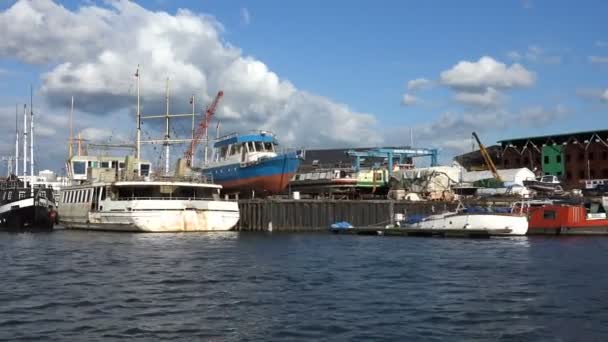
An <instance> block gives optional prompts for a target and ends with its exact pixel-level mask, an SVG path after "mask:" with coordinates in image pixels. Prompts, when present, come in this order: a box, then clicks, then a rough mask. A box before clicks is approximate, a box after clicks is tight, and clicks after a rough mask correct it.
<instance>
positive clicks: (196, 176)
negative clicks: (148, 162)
mask: <svg viewBox="0 0 608 342" xmlns="http://www.w3.org/2000/svg"><path fill="white" fill-rule="evenodd" d="M117 180H118V181H156V182H189V183H213V176H212V175H211V174H210V173H205V174H203V173H193V174H190V175H181V176H175V175H155V174H152V175H148V176H137V175H126V174H122V175H120V177H118V179H117Z"/></svg>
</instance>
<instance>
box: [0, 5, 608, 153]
mask: <svg viewBox="0 0 608 342" xmlns="http://www.w3.org/2000/svg"><path fill="white" fill-rule="evenodd" d="M138 3H139V5H140V6H141V7H142V9H141V11H139V12H137V13H139V14H137V15H142V14H141V13H142V11H145V12H146V13H147V12H150V13H152V12H167V15H168V16H177V11H178V9H180V8H181V9H188V10H189V11H190V12H191V14H192V15H193V16H195V17H196V16H198V15H199V14H202V15H206V16H211V17H213V18H215V20H216V22H217V23H218V24H219V26H220V27H218V28H217V30H218V34H219V40H220V41H221V43H222V44H225V47H234V48H237V49H238V50H239V51H240V56H241V57H243V58H250V59H253V60H255V61H259V62H261V63H263V64H264V65H265V66H266V68H267V69H268V72H270V73H274V74H275V75H276V76H277V77H278V78H279V79H280V80H281V81H287V82H289V84H290V85H293V87H295V89H296V90H297V92H305V93H310V94H313V95H315V96H321V97H323V98H326V99H329V100H330V101H331V104H329V105H328V106H329V108H330V109H327V112H328V114H327V115H329V116H331V117H333V116H332V115H333V113H334V107H333V104H339V105H345V106H347V108H348V111H346V112H345V113H343V114H344V117H341V118H342V119H340V120H345V119H344V118H348V115H350V114H349V113H351V112H352V115H353V117H354V118H358V116H357V114H358V113H360V114H364V115H370V116H371V117H373V119H374V120H375V123H374V124H373V130H374V131H375V133H373V132H372V133H370V132H363V131H361V130H360V129H363V128H365V126H370V124H369V122H368V121H365V118H363V122H364V123H362V124H361V125H360V126H358V127H359V128H357V129H355V128H353V129H352V130H345V131H344V132H343V134H344V135H350V136H351V137H350V138H347V137H345V138H335V137H331V134H335V135H340V134H342V133H341V132H340V130H339V129H333V130H330V132H332V133H326V135H324V137H323V138H319V139H312V140H311V139H310V138H309V137H311V135H310V134H311V133H310V132H315V130H316V129H318V128H316V127H311V128H310V130H309V131H306V132H302V133H298V131H297V129H295V130H293V134H292V135H293V137H291V138H290V137H286V138H285V139H284V140H285V141H287V142H289V143H292V144H294V145H307V143H308V142H309V143H310V145H311V147H335V146H344V145H353V144H358V145H368V146H373V145H379V144H389V143H390V144H393V143H407V142H408V141H409V133H408V137H407V139H405V141H404V142H403V140H404V139H403V138H402V137H403V135H404V132H409V129H410V128H413V129H414V132H415V133H414V135H415V136H418V134H419V135H420V137H421V138H420V143H419V144H424V146H425V147H439V148H441V149H442V151H443V155H444V159H443V160H444V161H445V160H446V159H448V160H449V157H451V156H453V155H454V154H456V153H460V152H463V146H465V145H466V144H464V143H462V141H466V140H467V139H470V132H469V131H470V130H471V129H477V130H480V132H478V133H480V136H482V138H483V139H484V141H486V142H487V143H488V144H491V143H493V142H494V141H496V140H499V139H503V138H509V137H514V136H526V135H536V134H539V135H540V134H548V133H558V132H566V131H575V130H588V129H597V128H606V125H605V124H604V122H605V118H604V116H605V114H606V109H607V108H608V107H607V105H606V101H608V92H607V93H606V94H604V92H605V91H606V90H607V88H608V81H606V80H607V76H608V24H607V21H606V13H608V2H605V1H579V2H576V3H574V2H572V1H538V0H526V1H520V0H513V1H495V2H491V3H490V2H487V1H458V2H455V1H452V2H447V1H424V2H419V1H385V2H381V3H378V2H372V1H331V2H327V1H306V2H285V1H270V0H266V1H250V2H244V1H213V0H207V1H163V0H151V1H142V2H138ZM57 5H61V6H64V7H65V8H66V9H67V11H69V12H70V13H73V14H75V15H78V11H79V10H80V9H81V8H82V7H87V6H95V7H99V8H106V9H111V10H113V11H116V12H120V13H121V15H122V14H124V15H126V14H125V13H127V10H124V9H123V10H121V9H115V7H114V5H112V4H111V3H106V2H99V3H96V2H92V1H86V2H83V1H65V2H60V3H57ZM12 7H14V1H2V2H1V5H0V10H2V11H3V12H6V11H9V10H10V9H11V8H12ZM38 10H39V11H42V12H44V11H45V9H40V8H39V9H38ZM57 13H59V12H57ZM52 15H55V14H52ZM52 15H50V14H49V17H51V16H52ZM56 15H57V16H58V17H59V18H61V15H62V14H61V13H59V14H56ZM13 18H14V17H13ZM4 19H5V24H6V23H10V20H11V18H10V17H8V16H7V17H6V18H4ZM117 20H118V19H117ZM203 21H207V19H204V20H203ZM121 22H122V21H121ZM125 22H126V21H125ZM1 23H2V21H1V19H0V24H1ZM123 24H124V22H123ZM34 30H36V29H35V28H34ZM23 31H24V32H27V30H25V27H24V30H23ZM23 34H25V33H23ZM112 34H116V37H117V38H116V39H123V38H124V37H125V36H128V35H130V34H132V32H114V33H112ZM106 35H107V33H106ZM19 38H20V36H19V33H18V32H17V33H14V34H12V35H9V37H8V38H7V39H9V40H10V39H19ZM53 39H58V38H56V37H55V38H53ZM86 39H89V40H90V39H95V37H94V36H92V37H89V38H86ZM172 39H173V41H172V43H173V44H175V46H179V44H180V41H179V37H178V38H172ZM59 42H60V43H62V42H61V41H59ZM85 42H86V40H85ZM24 44H28V43H27V42H26V43H24ZM29 44H31V41H30V42H29ZM62 44H70V43H69V42H65V43H62ZM55 48H56V49H61V48H62V46H61V44H60V45H59V46H56V47H55ZM113 48H115V49H116V50H117V51H121V50H120V48H118V47H113ZM205 48H206V46H205V45H204V44H202V43H201V46H198V47H196V51H197V53H204V51H205ZM97 49H98V50H91V51H90V53H88V54H87V55H86V56H81V57H79V59H78V60H72V59H71V58H70V56H65V57H59V58H54V57H51V58H49V59H50V60H49V61H43V62H41V61H40V60H34V59H32V57H27V54H26V53H25V52H24V53H22V54H19V53H17V52H15V50H16V49H15V48H9V47H7V45H6V44H5V45H4V46H3V45H2V44H0V69H2V70H4V72H3V73H2V74H0V79H2V86H1V87H2V92H1V93H2V95H0V101H1V103H0V104H1V105H2V106H7V107H9V106H13V108H14V103H15V102H16V101H18V100H19V99H22V98H25V97H27V90H28V84H30V83H33V84H34V85H35V86H36V87H37V89H38V90H39V91H40V101H41V102H42V103H43V104H42V105H43V106H44V103H45V102H52V101H50V100H49V99H50V98H51V97H54V98H57V97H58V96H66V94H67V92H66V91H65V89H64V88H61V89H59V88H57V85H53V84H52V83H50V81H48V80H44V76H42V75H43V74H44V73H47V72H51V73H52V72H55V71H57V70H56V68H57V66H58V65H61V64H63V63H68V62H69V63H71V65H73V66H74V65H76V64H78V63H79V64H82V65H84V64H86V63H87V59H88V60H91V61H94V60H95V59H96V58H98V57H99V54H100V53H101V52H100V51H103V50H104V49H103V47H97ZM17 50H18V49H17ZM41 50H44V47H42V48H41ZM109 50H112V49H109ZM193 51H194V50H193ZM52 52H53V50H49V52H48V53H49V54H52ZM28 53H29V52H28ZM24 56H25V57H24ZM484 56H487V57H490V58H491V60H492V63H494V64H492V63H490V64H489V65H490V66H491V67H497V68H499V67H500V65H504V67H505V68H507V71H506V73H505V75H502V74H492V75H491V77H490V78H491V79H485V81H482V84H481V85H474V88H475V89H473V90H471V88H470V87H469V86H463V85H462V84H457V83H458V82H457V81H456V83H454V82H452V83H450V82H449V81H448V80H447V79H445V78H443V77H442V72H447V71H449V70H452V69H454V68H455V67H456V66H457V64H458V63H460V62H468V63H477V62H478V61H480V59H481V58H482V57H484ZM136 59H137V58H134V59H133V60H129V61H128V62H129V63H130V64H129V65H137V64H139V63H142V62H141V60H136ZM139 59H141V58H139ZM189 62H191V63H192V64H193V65H195V66H196V67H197V68H199V70H203V71H201V73H202V74H204V75H205V76H206V78H207V79H209V72H208V71H207V69H205V68H207V67H208V66H207V65H205V64H204V63H205V61H199V60H195V61H194V62H192V60H189ZM514 65H519V66H520V67H521V68H523V70H524V71H525V73H524V74H522V73H519V74H517V75H515V70H514V69H513V70H511V69H509V68H511V67H513V66H514ZM473 67H476V66H473ZM79 70H80V73H81V74H82V70H83V69H79ZM476 70H477V69H476ZM476 70H473V71H472V72H476ZM518 70H519V69H518ZM76 71H77V70H76V68H75V70H72V71H71V72H74V73H75V72H76ZM461 71H462V70H461ZM511 71H512V72H513V73H512V74H511V76H512V77H514V78H513V79H512V81H513V82H512V83H508V82H507V83H504V82H502V81H501V80H497V78H500V77H502V76H505V77H510V76H509V75H508V73H510V72H511ZM167 72H168V73H169V72H173V71H172V70H169V71H167ZM211 72H212V71H211ZM522 72H523V71H522ZM458 75H459V76H458V77H460V74H458ZM522 75H523V76H526V75H527V76H529V77H528V78H527V79H526V80H522V79H516V78H517V77H519V76H522ZM530 75H532V76H530ZM418 78H424V79H426V80H428V81H429V84H430V86H428V87H425V88H423V89H413V90H412V89H408V88H407V83H408V81H411V80H414V79H418ZM524 78H525V77H524ZM45 82H46V83H45ZM192 84H193V87H196V83H192ZM209 84H212V82H210V83H209ZM219 84H222V85H223V83H221V82H220V83H219ZM45 85H46V86H45ZM53 86H56V88H53ZM40 87H42V88H40ZM43 88H44V89H43ZM287 88H289V85H288V86H287ZM125 89H126V88H125ZM183 89H185V90H188V88H186V87H184V88H183ZM268 89H275V88H272V87H270V88H268ZM281 89H283V88H281ZM290 89H291V88H290ZM71 91H72V92H74V90H71ZM129 91H130V90H129ZM214 92H215V89H208V90H207V93H208V94H213V93H214ZM233 93H235V94H236V93H239V94H241V93H242V94H241V95H242V96H243V97H242V98H240V99H239V100H238V101H236V100H235V102H238V103H239V104H241V103H242V102H243V101H245V99H252V98H254V95H255V92H253V93H246V92H245V91H244V90H242V89H237V90H235V91H233ZM296 94H299V93H296ZM405 94H408V95H409V96H411V98H412V102H411V103H409V104H408V105H404V104H403V103H402V99H403V97H404V96H405ZM480 94H485V95H486V96H487V97H486V98H485V99H488V100H489V101H490V102H491V104H487V103H486V104H481V105H480V104H479V103H478V102H475V101H474V102H475V103H473V102H471V100H467V99H471V96H473V97H475V99H478V98H479V97H477V96H478V95H480ZM88 95H91V94H90V93H89V94H88ZM95 95H99V96H101V95H103V98H104V101H109V99H111V97H109V98H108V97H106V95H108V94H107V91H106V92H102V93H100V94H95ZM230 95H231V94H230V93H227V96H226V97H227V98H229V97H230ZM265 95H268V94H265ZM604 95H606V96H604ZM99 96H97V97H95V98H99ZM112 96H118V95H116V94H114V93H113V94H112ZM235 96H236V95H235ZM271 97H272V96H271ZM463 98H464V100H463ZM414 99H415V100H414ZM227 101H230V100H227ZM285 101H287V102H285V103H287V105H288V106H290V108H291V106H297V105H298V104H301V101H296V100H285ZM311 101H312V103H311ZM315 101H316V100H310V99H307V100H306V101H304V102H305V105H303V107H302V108H303V109H301V110H299V111H296V112H297V114H298V115H300V116H298V118H299V119H298V120H299V121H298V122H305V121H306V120H307V119H310V120H311V121H315V120H318V121H322V120H324V119H323V118H317V117H316V116H315V115H316V114H315V109H318V110H321V111H325V110H326V109H325V107H322V108H321V109H319V108H320V107H318V106H321V105H320V104H319V103H317V102H315ZM467 101H468V102H467ZM64 102H65V101H64ZM280 103H281V105H283V104H285V103H283V102H280ZM227 106H228V107H231V108H237V107H239V106H237V105H236V103H235V104H232V103H230V102H228V103H227ZM260 106H262V107H264V108H268V106H266V105H265V104H264V105H262V104H260V105H259V106H257V107H256V106H254V107H251V106H250V107H243V108H246V109H245V110H242V111H237V112H238V113H236V114H234V115H236V116H234V117H235V118H237V117H238V119H239V120H240V122H246V123H248V124H249V125H251V126H254V125H256V124H259V123H260V122H262V123H263V124H264V125H269V127H271V128H273V129H275V130H280V129H285V131H287V128H288V125H289V124H288V122H289V117H285V118H281V119H280V120H278V121H280V122H274V121H273V122H270V121H266V122H264V121H263V120H262V121H260V120H261V119H260V120H257V121H256V120H254V119H251V118H250V117H248V116H246V115H245V111H247V112H252V111H255V110H257V109H255V108H259V107H260ZM46 108H47V107H45V109H46ZM62 110H63V111H64V112H65V108H61V107H58V106H57V105H56V104H54V105H48V111H49V112H54V113H60V112H62ZM123 111H128V109H127V108H126V107H125V108H123ZM119 112H120V110H119V109H117V111H116V113H119ZM225 112H226V113H228V112H230V108H226V111H225ZM116 113H114V114H111V115H116V116H117V117H118V116H119V115H121V114H116ZM446 113H447V114H446ZM89 114H90V113H89ZM262 114H263V113H262ZM82 115H83V116H86V115H88V114H87V113H83V114H82ZM108 115H110V114H108ZM124 115H127V114H124ZM219 115H220V116H221V115H223V114H222V113H220V114H219ZM226 115H227V117H230V115H228V114H226ZM277 115H279V114H277ZM99 117H100V116H99V115H97V114H95V115H93V114H91V115H90V118H91V121H90V122H91V123H93V122H95V124H94V125H97V126H98V125H99V122H98V121H95V119H96V118H99ZM463 117H465V118H468V119H464V120H463V121H464V123H463V122H461V120H460V119H461V118H463ZM493 117H497V118H498V119H497V121H500V124H496V125H492V118H493ZM446 118H447V119H446ZM514 118H516V119H514ZM535 118H537V119H538V122H535V120H536V119H535ZM250 119H251V120H250ZM511 119H513V120H512V121H510V120H511ZM235 120H237V119H235ZM340 120H335V122H334V123H336V122H337V124H336V125H337V126H338V128H339V126H340ZM450 120H452V121H454V122H451V123H450V124H445V122H446V121H450ZM481 121H484V122H485V121H488V122H486V123H484V124H478V122H481ZM97 126H96V127H97ZM234 127H236V128H244V127H243V125H241V126H238V125H235V126H234ZM362 127H363V128H362ZM84 128H86V127H83V129H84ZM250 128H257V127H250ZM436 128H437V133H436V135H434V134H433V133H429V131H433V130H434V129H436ZM442 130H444V131H442ZM290 132H291V131H290ZM465 132H466V133H465ZM277 133H278V134H279V137H280V136H281V134H282V132H281V131H277ZM299 134H302V136H300V135H299ZM285 135H286V136H291V135H290V134H287V133H286V134H285ZM352 135H355V136H357V137H356V138H355V139H353V137H352ZM366 137H367V138H366ZM357 138H359V139H358V140H357ZM442 140H449V141H450V143H447V144H444V143H442ZM458 141H460V142H461V143H458ZM469 146H470V144H469ZM469 149H470V148H469Z"/></svg>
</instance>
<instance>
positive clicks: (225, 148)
mask: <svg viewBox="0 0 608 342" xmlns="http://www.w3.org/2000/svg"><path fill="white" fill-rule="evenodd" d="M227 152H228V146H222V147H221V148H220V157H221V158H226V153H227Z"/></svg>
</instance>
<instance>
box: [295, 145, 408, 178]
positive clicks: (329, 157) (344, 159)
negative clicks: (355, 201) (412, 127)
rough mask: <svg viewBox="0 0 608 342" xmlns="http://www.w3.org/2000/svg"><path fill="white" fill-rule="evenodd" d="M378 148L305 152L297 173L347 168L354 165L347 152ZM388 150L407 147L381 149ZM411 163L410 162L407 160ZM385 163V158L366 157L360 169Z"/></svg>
mask: <svg viewBox="0 0 608 342" xmlns="http://www.w3.org/2000/svg"><path fill="white" fill-rule="evenodd" d="M376 148H378V147H356V148H354V147H349V148H333V149H316V150H315V149H310V150H306V154H305V158H304V160H303V161H302V163H301V164H300V169H299V172H308V171H311V170H315V169H318V168H348V167H351V166H352V165H353V163H354V159H355V158H354V157H351V156H349V155H348V154H347V152H348V151H351V150H353V151H359V152H363V151H368V150H372V149H376ZM382 148H390V149H400V148H404V149H405V148H409V146H399V147H382ZM409 162H410V163H411V160H409ZM385 163H386V158H381V157H368V158H361V167H372V166H374V165H383V164H385Z"/></svg>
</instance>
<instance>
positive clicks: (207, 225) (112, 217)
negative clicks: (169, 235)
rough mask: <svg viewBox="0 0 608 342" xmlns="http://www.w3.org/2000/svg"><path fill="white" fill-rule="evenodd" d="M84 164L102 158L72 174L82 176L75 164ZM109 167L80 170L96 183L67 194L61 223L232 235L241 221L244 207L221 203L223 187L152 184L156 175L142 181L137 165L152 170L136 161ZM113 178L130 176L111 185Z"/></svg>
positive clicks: (180, 181)
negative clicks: (115, 176)
mask: <svg viewBox="0 0 608 342" xmlns="http://www.w3.org/2000/svg"><path fill="white" fill-rule="evenodd" d="M83 158H88V159H94V158H96V157H92V156H89V157H74V159H76V160H72V161H71V163H72V167H71V169H72V170H74V171H78V168H74V167H73V164H74V163H78V162H81V161H82V159H83ZM89 162H91V163H89ZM103 163H104V166H108V167H107V168H103V169H100V168H98V169H95V168H92V167H90V168H88V169H86V171H85V170H80V171H82V172H85V173H87V174H88V176H87V178H88V179H91V178H93V179H92V180H91V181H85V182H83V183H82V184H79V185H74V186H70V187H65V188H63V189H62V190H61V194H60V199H59V220H60V222H61V223H62V224H63V225H64V226H65V227H66V228H68V229H90V230H110V231H134V232H194V231H226V230H230V229H231V228H233V227H234V226H235V225H236V224H237V222H238V220H239V208H238V203H237V202H236V201H227V200H226V201H224V200H221V199H220V196H219V192H220V189H221V188H222V187H221V186H220V185H217V184H211V183H208V182H206V181H204V180H193V179H189V180H186V179H184V178H183V177H182V178H177V177H161V178H159V179H156V180H153V179H152V180H151V179H149V178H150V177H151V176H150V175H148V176H142V175H141V168H138V169H134V166H135V165H140V164H143V165H146V164H145V163H140V162H137V160H136V159H131V158H126V159H125V162H124V163H122V162H121V163H118V162H114V161H103ZM86 164H87V165H93V166H94V165H101V162H99V163H98V162H97V161H91V160H86ZM121 166H123V167H125V169H123V168H121ZM140 166H141V165H140ZM77 175H78V174H76V176H77ZM113 175H124V176H119V177H117V178H116V180H109V179H111V178H112V176H113ZM130 175H133V176H130ZM144 178H145V179H144Z"/></svg>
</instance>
